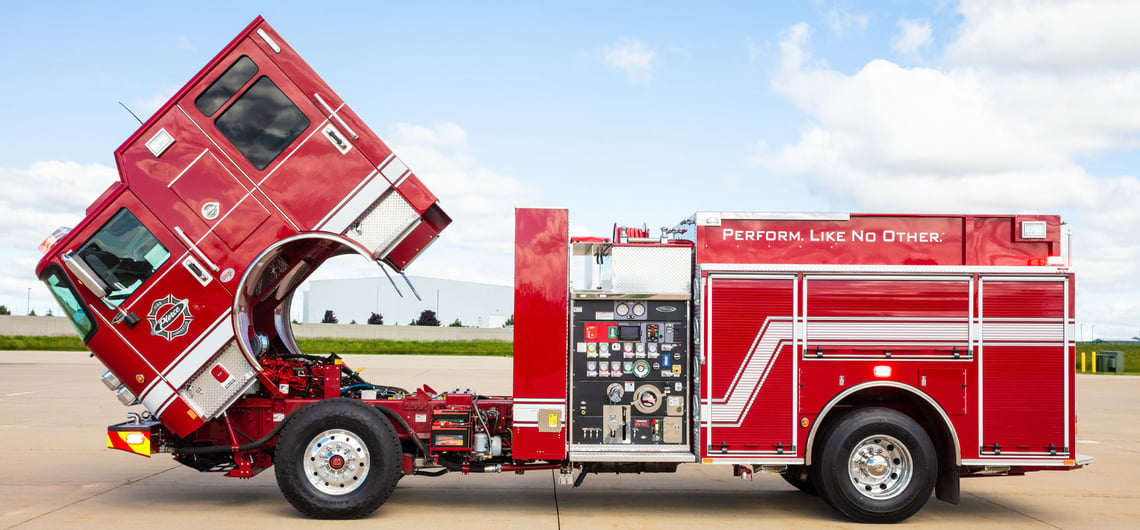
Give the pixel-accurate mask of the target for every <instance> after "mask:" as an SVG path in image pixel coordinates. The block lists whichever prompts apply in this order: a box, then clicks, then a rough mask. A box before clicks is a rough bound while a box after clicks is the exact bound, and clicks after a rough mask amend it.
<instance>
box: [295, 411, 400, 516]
mask: <svg viewBox="0 0 1140 530" xmlns="http://www.w3.org/2000/svg"><path fill="white" fill-rule="evenodd" d="M273 460H274V462H273V463H274V465H275V466H276V470H275V473H276V475H277V487H278V488H280V489H281V493H282V494H284V495H285V498H286V499H288V500H289V503H290V504H292V505H293V507H294V508H297V509H298V510H300V511H301V513H304V514H305V515H307V516H309V517H314V518H317V519H356V518H360V517H364V516H366V515H368V514H370V513H372V512H373V511H375V510H376V509H377V508H379V507H380V505H381V504H384V501H386V500H388V497H389V496H390V495H391V494H392V490H393V489H395V487H396V482H397V481H398V480H399V478H400V473H401V467H400V438H399V437H398V436H397V435H396V431H395V429H394V428H393V427H392V424H391V423H390V422H389V421H388V418H386V417H384V415H383V414H381V413H380V411H378V410H376V409H375V408H374V407H372V406H369V405H367V404H364V403H362V402H360V401H357V400H355V399H348V398H335V399H328V400H324V401H318V402H316V403H314V404H312V405H310V406H308V407H306V408H304V409H302V410H300V411H298V412H297V414H296V416H295V417H293V418H292V419H290V420H289V423H288V424H287V425H286V426H285V428H284V429H283V430H282V431H281V436H280V438H279V439H278V443H277V450H276V453H275V455H274V459H273Z"/></svg>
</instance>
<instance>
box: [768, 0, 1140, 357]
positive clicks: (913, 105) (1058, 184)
mask: <svg viewBox="0 0 1140 530" xmlns="http://www.w3.org/2000/svg"><path fill="white" fill-rule="evenodd" d="M1105 5H1106V4H1105V3H1097V4H1095V5H1093V6H1092V7H1091V8H1090V10H1089V13H1088V15H1089V16H1091V17H1092V18H1094V19H1098V20H1099V19H1101V18H1104V16H1103V13H1102V11H1101V10H1102V9H1104V7H1105ZM1001 6H1003V9H992V10H987V9H982V8H978V7H976V6H974V5H973V4H969V3H967V4H966V5H964V6H963V9H962V11H963V13H964V14H965V15H966V19H965V21H964V23H963V26H962V27H963V29H962V32H961V33H960V35H961V37H960V40H959V41H956V42H954V43H951V44H950V46H949V50H957V51H954V52H953V53H952V54H951V55H952V61H951V63H950V64H946V65H940V66H939V67H938V68H923V67H912V68H907V67H903V66H900V65H898V64H896V63H893V62H890V61H887V60H882V59H875V60H871V61H869V62H867V63H866V64H865V65H864V66H863V68H861V69H859V70H858V71H856V72H854V73H851V74H847V73H843V72H840V71H838V70H835V69H832V68H830V67H828V66H827V64H826V62H824V61H822V60H820V59H818V58H816V57H814V56H813V55H812V53H811V52H810V36H811V31H810V28H808V27H807V26H806V25H805V24H799V25H796V26H793V27H791V28H789V29H788V30H787V32H786V33H785V36H784V39H783V41H782V42H781V43H780V49H781V62H780V65H781V66H780V69H779V70H778V72H777V73H776V75H775V76H774V78H773V81H772V85H771V87H772V89H773V90H774V91H775V92H776V93H778V94H780V95H782V96H783V97H785V98H787V99H788V100H789V101H791V102H792V103H793V104H795V105H796V106H797V107H798V108H799V109H801V110H802V111H803V112H805V113H806V114H807V115H808V118H809V119H808V121H807V122H806V123H805V124H804V126H803V129H802V131H801V134H800V136H799V139H798V140H796V141H794V142H792V143H790V144H788V145H784V146H774V147H771V148H767V147H766V148H764V149H759V150H758V151H757V154H756V156H755V161H756V162H757V163H759V164H761V165H763V166H764V167H765V168H766V169H768V170H769V171H771V172H773V173H775V174H778V175H783V176H790V177H798V178H800V179H803V180H804V181H805V182H806V183H807V185H808V186H809V187H810V188H811V189H813V190H815V191H816V192H817V193H819V194H820V195H822V196H825V197H827V198H828V199H830V200H832V202H834V203H836V204H843V205H847V206H848V207H850V208H851V209H853V210H870V211H892V212H910V211H913V212H966V213H978V212H986V213H993V212H1008V213H1020V212H1040V213H1061V214H1062V215H1063V216H1064V217H1065V218H1066V220H1068V221H1069V223H1070V226H1071V227H1073V229H1074V232H1075V236H1074V237H1075V242H1074V245H1073V257H1074V262H1075V264H1076V265H1077V266H1078V272H1079V273H1081V279H1080V282H1079V284H1078V285H1079V288H1080V289H1081V293H1080V295H1079V297H1078V302H1080V304H1081V307H1080V309H1078V312H1079V313H1080V314H1081V318H1082V320H1083V321H1084V320H1087V319H1089V318H1097V319H1107V320H1103V321H1101V322H1102V324H1100V327H1098V335H1099V336H1106V335H1108V336H1132V334H1135V330H1136V329H1140V305H1138V304H1131V303H1120V300H1122V299H1137V298H1140V234H1138V233H1136V231H1135V230H1134V229H1133V228H1132V227H1134V226H1137V224H1138V223H1140V209H1137V208H1135V205H1136V204H1140V180H1138V179H1137V178H1136V176H1135V175H1109V176H1104V175H1093V174H1090V172H1089V171H1088V170H1087V169H1086V168H1085V167H1084V166H1083V165H1082V160H1084V159H1085V157H1087V156H1089V155H1093V156H1095V154H1097V153H1101V152H1116V151H1134V150H1136V149H1137V148H1140V145H1138V139H1140V67H1138V66H1133V65H1132V64H1125V63H1119V64H1117V65H1116V67H1105V66H1102V67H1100V68H1096V69H1089V70H1088V71H1075V70H1074V69H1073V68H1072V64H1071V62H1070V61H1071V58H1070V57H1067V56H1061V55H1054V57H1052V59H1050V60H1051V61H1053V63H1054V64H1053V65H1052V66H1050V65H1049V64H1048V63H1047V62H1045V61H1038V62H1036V63H1035V64H1034V69H1028V70H1027V69H1022V68H1020V66H1023V64H1021V63H1019V64H1015V65H1013V66H1014V67H1016V68H1014V67H1011V68H998V66H1001V63H1000V61H999V60H990V59H987V58H986V57H984V56H982V55H979V56H977V57H975V56H973V55H971V54H969V53H965V52H964V51H963V50H972V49H974V48H975V47H976V48H977V49H978V50H990V49H997V50H999V51H998V56H999V57H1000V56H1001V54H1003V53H1007V52H1008V51H1009V50H1012V49H1016V46H1014V45H1010V44H1009V43H1010V42H1019V41H1018V40H1017V39H1011V38H1010V37H1009V36H1008V35H1001V34H999V33H1000V32H994V33H989V32H987V31H980V30H978V29H977V28H993V27H995V26H994V24H995V22H994V21H992V20H976V19H974V18H972V17H974V16H982V17H984V16H986V15H993V16H996V17H997V18H998V19H999V20H1007V19H1008V18H1009V17H1008V15H1009V13H1010V12H1016V13H1017V14H1018V16H1019V17H1020V18H1018V20H1037V21H1040V20H1049V19H1051V17H1052V16H1054V12H1056V11H1057V10H1061V11H1063V12H1065V13H1066V14H1067V16H1068V17H1070V18H1074V19H1077V20H1084V19H1083V18H1082V16H1081V15H1083V14H1085V13H1084V12H1083V11H1080V10H1076V8H1074V7H1073V6H1071V5H1060V6H1059V5H1054V4H1043V5H1041V6H1040V7H1039V8H1036V7H1034V6H1028V5H1022V4H1017V5H1013V4H1007V3H1003V4H1001ZM1034 9H1040V10H1042V11H1044V14H1041V13H1034V12H1033V11H1034ZM1116 16H1117V17H1120V18H1122V19H1127V18H1129V17H1130V16H1131V10H1130V7H1128V8H1122V9H1121V10H1120V12H1118V13H1117V14H1116ZM1133 20H1135V18H1133ZM1077 24H1078V25H1081V24H1083V22H1078V23H1077ZM903 26H904V24H903V23H900V28H903ZM917 26H918V27H917V29H913V30H911V31H912V34H911V36H910V37H906V34H907V32H908V30H907V29H905V28H903V31H902V34H901V35H900V36H899V37H897V38H896V39H897V42H898V44H897V45H896V46H895V51H896V53H899V54H900V55H905V54H906V53H904V52H911V51H915V52H917V51H918V50H922V49H924V48H925V47H926V46H929V45H930V39H929V33H928V29H929V25H928V24H927V23H918V24H917ZM924 27H925V28H926V29H923V28H924ZM1011 31H1013V32H1014V33H1017V31H1018V30H1017V28H1011ZM1003 47H1004V48H1003ZM1128 47H1129V48H1130V49H1140V32H1135V34H1134V36H1132V37H1131V41H1130V42H1129V44H1128ZM1048 49H1049V47H1048V46H1046V50H1048ZM1022 51H1024V52H1026V53H1029V50H1028V49H1026V50H1022ZM1030 54H1031V53H1030ZM1106 64H1109V63H1106ZM1112 64H1115V63H1112ZM1137 64H1140V63H1137ZM1122 295H1123V296H1122ZM1094 305H1095V306H1096V307H1097V308H1095V309H1094V308H1093V307H1094ZM1104 307H1113V308H1116V309H1115V310H1114V311H1113V312H1106V311H1104V310H1103V309H1102V308H1104ZM1085 308H1090V309H1089V310H1088V312H1087V313H1082V311H1084V310H1085ZM1122 311H1125V312H1124V313H1122ZM1129 330H1131V331H1129ZM1129 333H1130V334H1129Z"/></svg>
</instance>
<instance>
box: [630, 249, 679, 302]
mask: <svg viewBox="0 0 1140 530" xmlns="http://www.w3.org/2000/svg"><path fill="white" fill-rule="evenodd" d="M612 256H613V269H612V270H613V273H612V274H613V289H614V291H615V292H618V293H647V294H648V293H652V294H658V293H660V294H685V295H687V294H690V293H691V292H692V289H691V288H690V283H691V281H692V270H691V269H692V260H693V257H692V249H690V248H687V247H640V246H637V247H621V246H616V245H615V246H614V247H613V251H612Z"/></svg>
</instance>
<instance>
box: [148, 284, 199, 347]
mask: <svg viewBox="0 0 1140 530" xmlns="http://www.w3.org/2000/svg"><path fill="white" fill-rule="evenodd" d="M146 319H147V320H148V321H150V334H151V335H159V336H161V337H163V338H165V339H166V340H173V339H174V337H181V336H182V335H185V334H186V331H187V330H189V329H190V322H192V321H193V320H194V316H193V315H191V314H190V303H189V300H179V299H177V298H175V297H174V296H172V295H169V294H168V295H166V298H163V299H160V300H155V301H154V303H153V304H151V305H150V313H148V314H147V315H146Z"/></svg>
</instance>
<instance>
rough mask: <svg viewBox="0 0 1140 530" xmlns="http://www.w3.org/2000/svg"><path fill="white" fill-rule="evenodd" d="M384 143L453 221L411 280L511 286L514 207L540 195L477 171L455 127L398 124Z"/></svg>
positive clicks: (491, 173) (464, 136)
mask: <svg viewBox="0 0 1140 530" xmlns="http://www.w3.org/2000/svg"><path fill="white" fill-rule="evenodd" d="M384 138H385V141H386V142H387V143H388V145H390V146H392V149H393V150H394V151H395V152H396V153H397V154H398V155H399V157H400V158H401V159H402V160H403V161H404V162H405V163H406V164H407V165H408V167H409V168H411V169H412V171H414V172H415V174H416V175H417V176H419V178H420V179H421V180H422V181H423V182H424V184H426V185H427V187H428V189H430V190H432V192H434V193H435V194H436V195H437V196H438V197H439V202H440V206H441V207H442V208H443V209H444V211H446V212H447V213H448V214H449V215H450V216H451V218H452V220H453V221H454V222H453V223H452V224H451V226H449V227H448V228H447V229H446V230H444V232H443V235H442V236H441V238H440V241H439V242H437V243H436V244H435V245H434V246H433V247H432V248H431V249H430V251H428V252H425V253H424V255H423V257H422V258H420V260H418V261H416V263H415V264H414V265H413V268H414V269H415V270H414V272H412V274H416V275H420V276H434V277H440V278H450V279H463V280H474V281H485V282H490V283H500V284H503V283H510V282H511V279H512V278H513V271H514V262H513V259H514V258H513V256H514V254H513V253H514V208H513V207H515V206H523V205H526V204H533V203H534V202H536V197H537V196H538V194H539V192H538V189H537V188H536V187H535V186H533V185H531V184H525V183H523V182H522V181H520V180H519V179H517V178H515V177H512V176H509V175H503V174H500V173H498V172H495V171H494V170H491V169H489V168H486V167H484V166H483V165H481V164H480V163H479V162H478V160H476V159H475V157H474V156H473V154H472V153H473V152H474V149H473V148H472V146H471V145H470V144H469V143H468V141H467V133H466V131H464V130H463V129H462V128H461V127H460V126H458V125H456V124H454V123H444V124H440V125H436V126H434V127H423V126H416V125H409V124H406V123H396V124H393V125H392V126H391V127H390V128H389V132H388V133H387V134H385V135H384ZM457 264H461V265H460V266H457Z"/></svg>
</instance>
